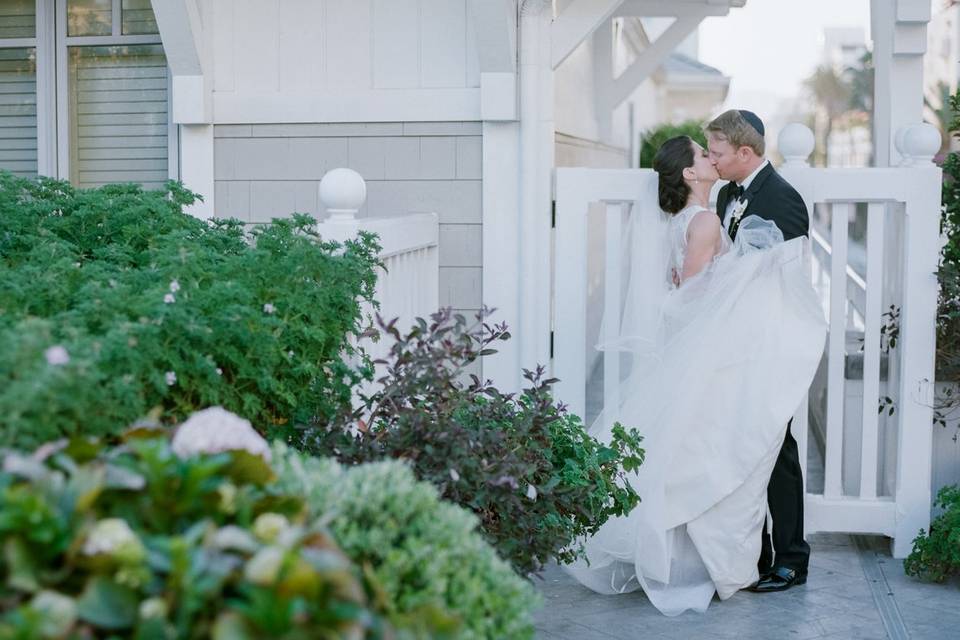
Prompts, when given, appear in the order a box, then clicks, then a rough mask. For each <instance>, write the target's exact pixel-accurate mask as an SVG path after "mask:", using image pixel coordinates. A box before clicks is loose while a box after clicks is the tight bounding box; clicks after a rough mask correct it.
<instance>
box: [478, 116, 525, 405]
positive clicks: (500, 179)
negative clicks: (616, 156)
mask: <svg viewBox="0 0 960 640" xmlns="http://www.w3.org/2000/svg"><path fill="white" fill-rule="evenodd" d="M519 151H520V125H519V124H518V123H516V122H484V123H483V196H482V197H483V242H482V244H483V295H482V298H483V303H484V304H485V305H487V306H488V307H491V308H495V309H496V311H495V313H494V315H493V317H492V318H490V320H492V321H493V322H496V323H500V322H506V323H507V326H508V327H509V330H510V332H511V334H512V335H513V337H512V338H511V339H510V340H507V341H506V342H501V343H499V344H497V345H494V348H496V350H497V353H495V354H493V355H491V356H485V357H484V358H483V377H484V378H489V379H490V380H492V381H493V383H494V384H495V385H496V387H497V388H498V389H500V390H501V391H503V392H513V391H518V390H519V389H520V388H521V384H520V382H521V380H520V366H521V365H520V340H521V336H520V331H519V321H520V279H519V277H518V276H519V274H520V224H519V222H520V209H519V206H520V158H519Z"/></svg>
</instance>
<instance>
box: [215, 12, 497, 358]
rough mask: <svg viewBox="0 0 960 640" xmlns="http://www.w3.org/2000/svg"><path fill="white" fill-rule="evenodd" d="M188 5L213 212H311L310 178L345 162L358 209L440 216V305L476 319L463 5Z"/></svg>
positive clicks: (476, 116) (258, 218)
mask: <svg viewBox="0 0 960 640" xmlns="http://www.w3.org/2000/svg"><path fill="white" fill-rule="evenodd" d="M199 7H200V11H201V15H202V17H203V22H204V38H203V40H204V44H203V46H204V56H205V57H206V59H207V71H206V74H207V76H208V77H209V78H210V79H212V89H213V90H212V97H211V101H212V120H213V123H214V124H213V134H212V135H213V141H212V142H213V164H214V166H213V187H214V191H213V194H212V195H213V200H214V207H213V208H214V210H215V215H217V216H221V217H224V216H230V217H237V218H240V219H241V220H244V221H246V222H249V223H262V222H268V221H269V220H270V219H271V218H272V217H280V216H285V215H289V214H290V213H292V212H294V211H296V212H302V213H309V214H311V215H314V216H317V217H319V218H321V219H322V218H323V217H325V212H324V211H323V210H322V205H320V203H319V202H318V186H319V182H320V179H321V178H322V177H323V175H324V174H325V173H326V172H327V171H328V170H330V169H333V168H337V167H348V168H351V169H354V170H356V171H358V172H359V173H360V174H361V175H362V176H363V177H364V179H365V180H366V181H367V193H368V197H367V202H366V204H365V205H364V207H363V209H362V210H361V211H360V214H359V216H360V217H364V216H396V215H404V214H412V213H418V212H434V213H436V214H437V215H438V217H439V221H440V242H439V259H440V274H439V283H440V304H441V305H442V306H450V307H453V308H454V309H455V310H457V311H459V312H463V313H465V314H470V315H472V314H473V313H475V312H476V310H478V309H479V308H480V306H481V299H482V272H483V264H482V218H483V206H482V179H483V171H482V149H483V137H482V132H483V129H482V123H481V122H480V93H479V91H480V90H479V86H480V72H479V68H478V57H477V52H476V50H475V43H476V37H475V35H474V30H473V25H472V24H470V21H471V16H470V12H469V11H468V7H467V2H466V0H453V1H451V0H370V1H366V0H363V1H361V0H200V2H199ZM478 364H479V363H478ZM477 372H479V371H477Z"/></svg>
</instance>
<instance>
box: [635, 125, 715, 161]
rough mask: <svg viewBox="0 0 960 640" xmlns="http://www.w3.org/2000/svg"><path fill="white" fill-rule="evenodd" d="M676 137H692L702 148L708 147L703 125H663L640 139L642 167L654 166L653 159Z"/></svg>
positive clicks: (647, 132) (645, 133)
mask: <svg viewBox="0 0 960 640" xmlns="http://www.w3.org/2000/svg"><path fill="white" fill-rule="evenodd" d="M676 136H690V137H691V138H693V140H694V141H695V142H696V143H697V144H699V145H700V146H701V147H706V146H707V138H706V136H705V135H704V133H703V123H702V122H699V121H697V120H687V121H685V122H680V123H677V124H672V123H670V124H662V125H659V126H657V127H654V128H652V129H650V130H649V131H646V132H644V134H643V135H642V136H641V137H640V166H641V167H644V168H647V169H649V168H650V167H652V166H653V157H654V156H655V155H657V149H659V148H660V147H661V145H663V143H664V142H666V141H667V140H669V139H670V138H675V137H676Z"/></svg>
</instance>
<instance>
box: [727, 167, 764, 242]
mask: <svg viewBox="0 0 960 640" xmlns="http://www.w3.org/2000/svg"><path fill="white" fill-rule="evenodd" d="M768 164H770V161H769V160H764V161H763V162H761V163H760V166H759V167H757V168H756V169H754V170H753V173H751V174H750V175H748V176H747V179H746V180H744V181H743V183H742V185H741V186H743V190H744V192H746V190H747V189H748V188H749V187H750V183H751V182H753V179H754V178H756V177H757V174H758V173H760V172H761V171H762V170H763V168H764V167H765V166H767V165H768ZM738 201H739V200H738V199H737V198H733V199H731V200H730V202H728V203H727V210H726V211H725V212H724V214H723V228H724V229H726V230H727V232H728V233H729V231H730V221H731V220H732V219H733V215H732V213H733V208H734V207H735V206H737V202H738Z"/></svg>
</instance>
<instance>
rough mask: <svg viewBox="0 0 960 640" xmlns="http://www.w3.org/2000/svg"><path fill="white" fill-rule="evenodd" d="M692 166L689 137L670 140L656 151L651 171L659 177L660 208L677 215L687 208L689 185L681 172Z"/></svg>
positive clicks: (691, 144) (691, 141) (690, 140)
mask: <svg viewBox="0 0 960 640" xmlns="http://www.w3.org/2000/svg"><path fill="white" fill-rule="evenodd" d="M692 166H693V140H692V139H691V138H690V136H677V137H675V138H670V139H669V140H667V141H666V142H664V143H663V144H662V145H660V148H659V149H657V155H655V156H654V157H653V170H654V171H656V172H657V175H658V176H659V180H658V189H657V191H658V194H659V198H660V208H661V209H663V210H664V211H666V212H668V213H677V212H678V211H680V210H681V209H683V208H684V207H685V206H687V198H689V197H690V185H688V184H687V183H686V181H684V179H683V170H684V169H686V168H687V167H692Z"/></svg>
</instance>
